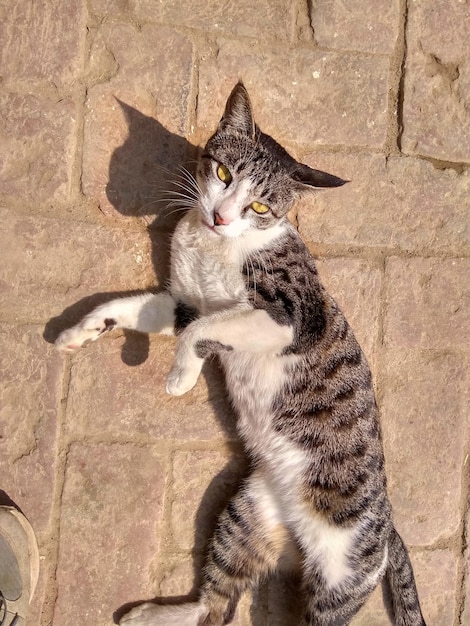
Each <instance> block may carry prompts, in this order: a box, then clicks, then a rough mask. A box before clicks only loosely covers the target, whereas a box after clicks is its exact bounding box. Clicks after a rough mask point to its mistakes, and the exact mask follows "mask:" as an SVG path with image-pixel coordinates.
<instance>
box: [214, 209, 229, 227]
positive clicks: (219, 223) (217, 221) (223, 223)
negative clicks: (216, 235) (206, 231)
mask: <svg viewBox="0 0 470 626" xmlns="http://www.w3.org/2000/svg"><path fill="white" fill-rule="evenodd" d="M214 223H215V225H216V226H227V224H230V222H229V221H227V220H224V218H223V217H222V216H221V215H220V214H219V213H217V212H216V213H214Z"/></svg>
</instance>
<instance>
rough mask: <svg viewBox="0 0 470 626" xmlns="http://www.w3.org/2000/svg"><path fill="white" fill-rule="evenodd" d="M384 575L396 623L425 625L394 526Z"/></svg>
mask: <svg viewBox="0 0 470 626" xmlns="http://www.w3.org/2000/svg"><path fill="white" fill-rule="evenodd" d="M385 577H386V579H387V582H388V584H389V588H390V593H391V596H392V604H393V612H394V615H395V623H396V625H397V626H426V622H425V621H424V618H423V614H422V613H421V607H420V605H419V600H418V592H417V590H416V583H415V578H414V575H413V568H412V567H411V561H410V557H409V556H408V551H407V549H406V547H405V544H404V543H403V541H402V538H401V537H400V535H399V534H398V533H397V531H396V530H395V528H392V531H391V533H390V537H389V540H388V565H387V571H386V573H385Z"/></svg>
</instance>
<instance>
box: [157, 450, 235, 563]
mask: <svg viewBox="0 0 470 626" xmlns="http://www.w3.org/2000/svg"><path fill="white" fill-rule="evenodd" d="M242 472H243V463H242V459H241V457H239V456H233V457H231V455H230V453H229V452H228V450H224V449H221V450H220V451H215V450H188V451H185V450H178V451H176V452H175V453H174V455H173V474H172V477H173V480H172V485H171V491H170V494H169V501H170V523H171V539H170V541H171V545H172V546H173V547H174V549H177V550H185V551H189V550H193V551H195V552H196V553H197V552H199V553H201V552H203V551H204V550H205V548H206V545H207V541H208V539H209V537H210V535H211V534H212V531H213V529H214V526H215V522H216V519H217V516H218V514H219V513H220V512H221V511H222V510H223V508H224V507H225V505H226V504H227V502H228V500H229V498H230V497H231V495H233V494H234V493H235V492H236V490H237V487H238V484H239V482H240V477H241V474H242Z"/></svg>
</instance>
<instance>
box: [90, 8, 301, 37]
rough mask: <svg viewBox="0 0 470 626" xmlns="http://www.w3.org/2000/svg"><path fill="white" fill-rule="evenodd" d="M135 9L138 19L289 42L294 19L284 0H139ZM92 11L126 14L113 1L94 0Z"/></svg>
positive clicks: (101, 13)
mask: <svg viewBox="0 0 470 626" xmlns="http://www.w3.org/2000/svg"><path fill="white" fill-rule="evenodd" d="M127 8H128V7H126V9H127ZM132 10H133V14H134V15H135V17H136V18H137V20H139V22H143V21H156V22H162V23H164V24H171V25H172V26H175V27H179V28H180V27H181V26H184V27H187V28H195V29H198V30H203V31H210V32H211V31H212V32H215V33H226V34H236V35H238V36H241V37H255V38H256V39H259V38H260V37H262V38H263V39H275V40H277V41H288V39H289V38H290V34H291V31H292V30H293V22H294V6H290V5H289V3H286V2H283V1H282V0H260V1H259V2H257V3H253V2H252V1H251V0H238V1H237V2H229V3H221V2H218V1H217V0H209V1H207V0H188V1H187V2H186V3H185V5H184V10H182V9H181V5H179V4H175V3H173V2H154V1H153V0H136V1H135V2H133V6H132ZM91 11H92V12H93V13H94V14H96V15H98V16H100V17H101V16H105V15H106V16H110V15H111V16H113V17H114V16H118V15H122V14H123V13H124V11H123V6H122V4H121V5H120V4H119V3H116V2H114V1H110V0H92V2H91ZM126 13H127V11H126Z"/></svg>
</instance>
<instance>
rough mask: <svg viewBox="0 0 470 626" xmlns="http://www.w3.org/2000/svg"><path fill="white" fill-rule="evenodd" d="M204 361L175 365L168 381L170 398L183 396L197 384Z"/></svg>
mask: <svg viewBox="0 0 470 626" xmlns="http://www.w3.org/2000/svg"><path fill="white" fill-rule="evenodd" d="M203 362H204V361H203V359H197V360H196V359H194V360H193V361H192V362H191V363H186V364H185V365H183V366H181V365H179V364H178V363H175V364H174V365H173V367H172V368H171V371H170V373H169V374H168V376H167V379H166V392H167V393H168V394H170V396H182V395H183V394H185V393H187V392H188V391H190V390H191V389H192V388H193V387H194V385H195V384H196V383H197V379H198V378H199V374H200V373H201V369H202V364H203Z"/></svg>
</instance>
